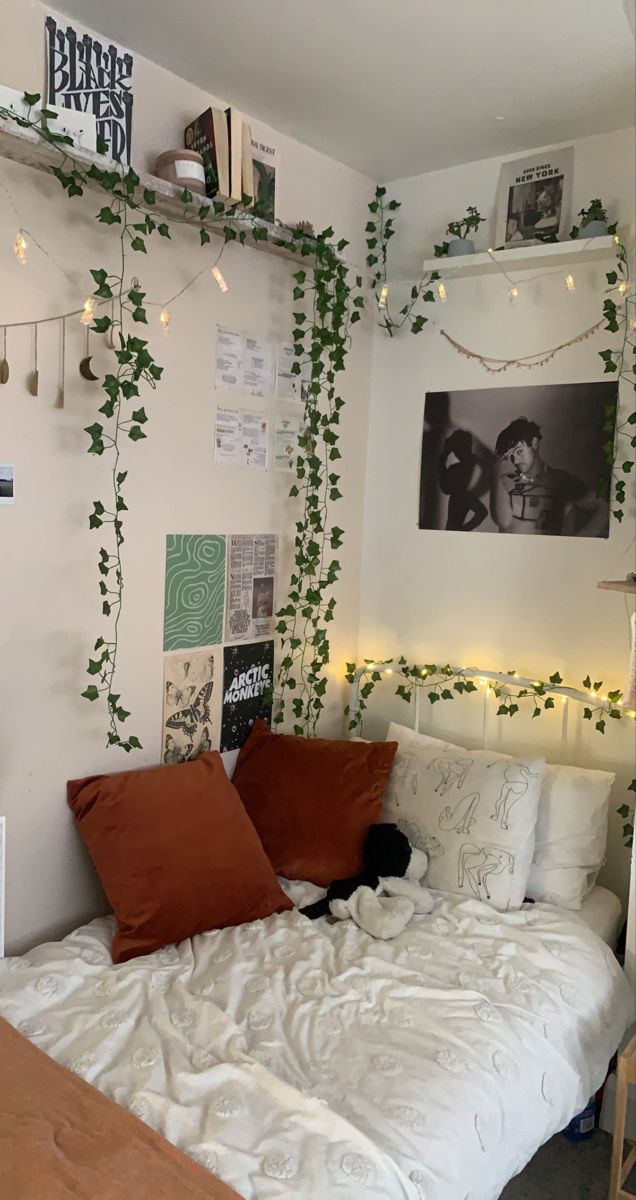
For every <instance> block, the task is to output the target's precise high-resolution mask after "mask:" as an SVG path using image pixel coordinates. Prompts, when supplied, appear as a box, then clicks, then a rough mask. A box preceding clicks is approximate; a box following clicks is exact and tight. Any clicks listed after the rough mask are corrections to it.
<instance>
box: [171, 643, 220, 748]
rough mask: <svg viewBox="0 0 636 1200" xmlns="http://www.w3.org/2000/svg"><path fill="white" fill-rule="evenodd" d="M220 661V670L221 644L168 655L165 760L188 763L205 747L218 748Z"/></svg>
mask: <svg viewBox="0 0 636 1200" xmlns="http://www.w3.org/2000/svg"><path fill="white" fill-rule="evenodd" d="M217 662H218V664H219V669H220V665H221V653H220V649H219V647H218V646H204V647H202V648H199V649H196V650H185V651H184V650H181V651H179V652H177V653H174V654H166V655H165V656H164V669H163V731H162V738H161V760H162V762H164V763H166V764H168V765H170V764H174V763H180V762H187V761H188V760H189V759H192V758H196V757H197V755H198V754H201V753H202V752H203V751H205V750H216V749H218V745H219V736H218V724H219V722H218V716H216V713H217V712H218V706H217V709H216V710H215V705H214V701H215V699H216V695H215V679H214V672H215V666H216V664H217Z"/></svg>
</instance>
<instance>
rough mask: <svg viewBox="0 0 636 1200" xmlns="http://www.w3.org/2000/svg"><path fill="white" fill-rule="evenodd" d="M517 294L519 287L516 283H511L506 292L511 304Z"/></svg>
mask: <svg viewBox="0 0 636 1200" xmlns="http://www.w3.org/2000/svg"><path fill="white" fill-rule="evenodd" d="M518 295H519V288H518V287H517V285H516V284H515V283H513V285H512V287H511V289H510V291H509V292H508V299H509V301H510V303H511V304H514V303H515V302H516V300H517V297H518Z"/></svg>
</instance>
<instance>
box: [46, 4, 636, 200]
mask: <svg viewBox="0 0 636 1200" xmlns="http://www.w3.org/2000/svg"><path fill="white" fill-rule="evenodd" d="M633 4H634V0H603V3H602V4H598V3H594V0H532V3H529V2H528V0H523V2H522V0H389V2H388V3H387V0H179V2H178V3H175V2H174V0H137V3H135V0H108V3H104V0H62V3H61V4H56V5H55V7H56V8H59V9H61V11H62V12H64V13H67V14H69V15H71V16H73V17H75V18H76V19H77V20H78V21H81V22H83V23H84V24H86V25H88V26H89V27H92V28H93V29H95V30H98V31H99V32H100V33H102V34H105V35H106V36H108V37H111V38H113V39H114V40H117V41H118V42H119V43H120V44H121V45H125V46H127V47H128V48H129V49H132V50H135V51H137V53H139V54H143V55H145V56H146V57H147V58H150V59H152V60H153V61H154V62H156V63H159V64H160V65H161V66H163V67H167V68H168V69H169V70H171V71H173V72H175V74H177V75H181V76H183V77H184V78H185V79H188V80H190V81H191V82H192V83H195V84H197V85H199V86H200V87H202V88H204V89H205V90H206V91H209V92H210V93H212V94H214V95H216V96H218V97H219V98H222V99H224V100H226V101H227V102H228V103H232V104H235V105H236V106H237V107H239V108H241V109H244V110H245V111H246V112H247V113H250V114H251V115H253V116H255V117H258V118H260V119H261V120H263V121H264V122H266V123H268V124H270V125H273V126H274V127H275V128H276V129H279V130H281V131H283V132H284V133H287V134H289V135H290V136H292V137H295V138H297V139H298V140H299V141H302V142H305V143H307V144H308V145H310V146H314V147H315V148H316V149H319V150H323V151H324V152H325V153H327V154H329V155H331V156H332V157H334V158H336V159H339V160H340V161H341V162H343V163H347V164H348V165H349V166H351V167H355V168H356V169H357V170H359V171H362V172H364V173H365V174H366V175H369V176H371V178H373V179H377V180H382V181H385V180H392V179H397V178H400V177H402V176H405V175H416V174H419V173H420V172H422V171H432V170H436V169H437V168H440V167H447V166H452V165H454V164H456V163H461V162H470V161H472V160H474V159H479V158H488V157H490V156H493V155H498V154H508V153H514V152H517V151H519V150H523V149H526V148H530V147H533V146H539V145H544V144H549V143H552V142H560V141H567V140H570V139H571V138H575V137H580V136H585V135H586V134H591V133H603V132H606V131H608V130H610V129H618V128H624V127H626V126H629V125H631V124H633V122H634V40H633ZM630 23H631V29H630Z"/></svg>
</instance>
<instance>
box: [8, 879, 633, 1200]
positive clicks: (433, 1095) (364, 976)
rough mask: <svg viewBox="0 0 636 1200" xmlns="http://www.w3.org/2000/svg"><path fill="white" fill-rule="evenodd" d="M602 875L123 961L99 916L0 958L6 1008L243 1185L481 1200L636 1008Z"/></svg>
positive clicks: (547, 1129)
mask: <svg viewBox="0 0 636 1200" xmlns="http://www.w3.org/2000/svg"><path fill="white" fill-rule="evenodd" d="M284 886H285V888H286V890H287V891H288V893H289V894H290V896H291V898H292V899H293V901H294V902H295V903H296V904H298V905H300V904H303V903H307V902H309V901H311V900H314V899H315V898H317V896H319V895H321V894H322V893H321V892H320V889H318V888H316V887H315V886H314V885H311V884H303V883H294V884H288V883H285V885H284ZM603 892H604V889H599V888H597V889H595V891H594V892H593V893H592V895H591V897H590V898H589V901H588V902H586V908H585V907H584V909H583V910H581V912H579V913H575V912H565V911H561V910H558V909H556V908H555V907H554V906H551V905H547V904H525V905H524V906H523V907H522V908H521V909H520V910H519V911H516V912H509V913H499V912H496V911H494V910H493V909H492V908H490V907H488V906H486V905H485V904H483V903H482V902H481V901H479V900H476V899H466V898H462V897H460V896H451V895H447V894H436V895H435V904H434V908H433V912H432V913H431V914H430V915H427V916H420V917H415V918H414V919H413V921H412V922H411V924H410V925H409V927H408V928H407V930H406V931H405V932H404V933H403V934H402V935H400V937H398V938H397V939H395V940H394V941H391V942H378V941H374V940H373V939H371V938H370V937H368V935H366V934H364V933H363V932H362V931H361V930H359V929H358V928H357V927H356V926H354V925H353V924H352V922H350V921H346V922H342V923H336V924H332V923H330V922H329V921H328V920H327V919H325V918H323V919H320V920H318V921H315V922H310V921H308V920H307V919H306V918H305V917H304V916H302V915H301V914H300V913H299V912H298V911H297V910H296V909H295V910H293V911H291V912H285V913H281V914H278V915H274V916H271V917H268V918H266V919H265V920H261V921H256V922H252V923H251V924H249V925H242V926H238V927H235V928H229V929H224V930H218V931H214V932H210V933H204V934H200V935H198V936H196V937H194V938H192V939H190V940H187V941H184V942H182V943H180V944H179V945H178V946H170V947H168V948H166V949H165V950H162V951H159V952H157V953H154V954H151V955H148V956H146V957H143V958H138V959H134V960H132V961H130V962H127V963H124V964H122V965H119V966H113V964H112V959H111V954H110V945H111V940H112V934H113V923H112V920H111V919H109V918H100V919H98V920H95V921H93V922H92V923H91V924H89V925H86V926H84V927H82V928H80V929H78V930H76V931H75V932H74V933H72V934H70V935H69V936H68V937H67V938H65V939H64V940H63V941H60V942H54V943H48V944H46V945H43V946H40V947H38V948H36V949H34V950H32V951H30V952H29V953H28V954H27V955H25V956H23V957H20V958H12V959H11V958H10V959H5V960H3V961H2V962H0V1015H1V1016H3V1017H5V1018H6V1020H7V1021H9V1022H10V1023H11V1024H12V1025H13V1026H15V1027H16V1028H17V1029H18V1031H20V1032H21V1033H22V1034H24V1035H25V1036H26V1037H27V1038H29V1039H30V1040H31V1041H33V1043H34V1044H35V1045H37V1046H38V1047H40V1048H41V1049H42V1050H44V1051H45V1052H46V1053H47V1054H49V1055H51V1056H52V1057H53V1058H54V1059H56V1060H57V1061H58V1062H60V1063H63V1064H65V1065H67V1066H69V1067H70V1068H71V1069H72V1070H73V1071H74V1072H76V1073H77V1074H78V1075H80V1076H81V1077H83V1078H84V1079H85V1080H87V1081H88V1082H89V1083H91V1084H94V1085H95V1086H96V1087H97V1088H99V1089H100V1090H101V1091H103V1092H104V1093H105V1094H106V1095H107V1096H110V1097H111V1098H112V1099H113V1100H115V1101H116V1102H117V1103H118V1104H120V1105H123V1106H125V1107H126V1108H128V1109H129V1110H130V1111H131V1112H132V1113H134V1114H135V1115H137V1116H138V1117H140V1118H141V1119H142V1120H143V1121H145V1122H147V1123H148V1124H149V1125H150V1126H151V1127H152V1128H153V1129H155V1130H156V1131H158V1132H159V1133H160V1134H162V1135H163V1136H164V1137H165V1138H167V1139H168V1140H169V1141H171V1142H172V1143H174V1144H175V1145H176V1146H177V1147H179V1148H180V1149H182V1150H184V1151H185V1152H186V1153H187V1154H188V1155H190V1157H191V1158H193V1159H194V1160H195V1162H197V1163H199V1164H201V1165H203V1166H205V1167H207V1168H208V1169H209V1170H210V1171H212V1172H214V1173H216V1174H217V1175H218V1176H219V1177H220V1178H221V1179H222V1180H224V1181H225V1182H227V1183H228V1184H230V1185H231V1186H232V1187H234V1188H235V1189H236V1191H237V1192H238V1193H240V1195H241V1196H243V1197H245V1200H274V1198H277V1197H291V1198H297V1200H334V1198H336V1197H339V1196H342V1197H347V1198H352V1200H374V1198H376V1200H380V1198H381V1200H401V1198H408V1200H496V1198H497V1197H499V1195H500V1193H501V1191H502V1189H503V1187H504V1186H505V1184H506V1183H507V1182H508V1180H509V1179H510V1178H511V1177H512V1176H514V1175H515V1174H517V1173H518V1172H519V1171H520V1170H522V1169H523V1167H524V1166H525V1164H526V1163H527V1162H528V1160H529V1159H530V1158H531V1157H532V1155H533V1154H534V1153H535V1151H536V1150H537V1148H538V1147H539V1146H540V1145H541V1144H542V1143H543V1142H544V1141H545V1140H546V1139H547V1138H548V1137H550V1136H551V1135H552V1134H553V1133H555V1132H556V1131H558V1130H560V1129H562V1128H563V1127H564V1126H565V1125H566V1124H567V1123H568V1121H569V1120H570V1119H571V1117H572V1116H573V1115H574V1114H575V1113H577V1112H578V1111H580V1110H581V1109H582V1108H583V1107H584V1105H585V1103H586V1102H587V1100H588V1097H589V1096H590V1095H591V1094H592V1093H593V1092H594V1091H595V1090H596V1089H597V1088H598V1087H599V1086H600V1085H601V1083H602V1082H603V1080H604V1078H605V1074H606V1070H607V1065H608V1062H609V1060H610V1058H611V1056H612V1054H613V1053H614V1051H615V1049H616V1047H617V1045H618V1043H619V1041H620V1039H621V1037H622V1035H623V1033H624V1030H625V1028H626V1026H627V1025H628V1023H629V1021H630V1020H631V1019H632V1016H633V999H632V997H631V994H630V991H629V988H628V986H627V983H626V981H625V978H624V976H623V974H622V972H621V970H620V967H619V965H618V963H617V961H616V959H615V957H614V955H613V953H612V950H611V948H610V946H609V945H608V944H607V943H606V942H605V941H603V940H602V937H600V936H599V933H601V934H604V936H605V937H606V938H608V939H609V940H610V941H611V939H612V937H614V936H615V934H616V927H617V914H616V905H618V901H616V898H615V897H614V898H612V897H611V893H606V894H605V896H603V894H602V893H603ZM608 897H609V900H608ZM618 909H619V910H620V905H618ZM586 910H587V913H588V914H589V913H591V914H592V921H594V920H595V921H596V928H597V929H598V932H594V930H593V929H591V928H590V927H589V925H588V924H586ZM612 913H613V916H612ZM589 919H590V918H589V916H588V920H589Z"/></svg>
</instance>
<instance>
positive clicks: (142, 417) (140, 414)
mask: <svg viewBox="0 0 636 1200" xmlns="http://www.w3.org/2000/svg"><path fill="white" fill-rule="evenodd" d="M132 420H133V421H137V423H138V424H139V425H145V423H146V421H147V420H148V416H147V413H146V410H145V408H138V409H136V410H135V412H134V413H133V414H132Z"/></svg>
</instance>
